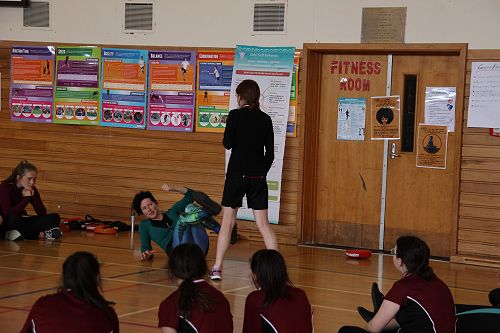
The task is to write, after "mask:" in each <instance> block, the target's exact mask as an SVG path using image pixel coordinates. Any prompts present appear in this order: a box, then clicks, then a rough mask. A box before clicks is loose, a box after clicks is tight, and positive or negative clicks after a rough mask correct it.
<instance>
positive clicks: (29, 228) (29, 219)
mask: <svg viewBox="0 0 500 333" xmlns="http://www.w3.org/2000/svg"><path fill="white" fill-rule="evenodd" d="M60 222H61V217H60V216H59V214H57V213H53V214H45V215H36V216H18V217H7V219H6V221H5V222H4V224H3V225H2V227H3V228H2V229H3V230H4V231H9V230H17V231H19V232H20V233H21V235H22V236H23V237H24V239H39V238H40V232H44V231H46V230H49V229H52V228H55V227H58V226H59V223H60Z"/></svg>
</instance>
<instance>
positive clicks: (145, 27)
mask: <svg viewBox="0 0 500 333" xmlns="http://www.w3.org/2000/svg"><path fill="white" fill-rule="evenodd" d="M153 17H154V16H153V2H147V1H141V2H135V1H134V2H129V1H127V2H126V3H125V24H124V31H125V32H127V33H134V32H141V33H146V32H153V27H154V22H153Z"/></svg>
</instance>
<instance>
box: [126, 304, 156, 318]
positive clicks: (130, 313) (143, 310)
mask: <svg viewBox="0 0 500 333" xmlns="http://www.w3.org/2000/svg"><path fill="white" fill-rule="evenodd" d="M158 308H159V306H154V307H152V308H148V309H142V310H138V311H134V312H129V313H124V314H121V315H119V316H118V318H122V317H127V316H132V315H135V314H139V313H143V312H148V311H151V310H155V309H158Z"/></svg>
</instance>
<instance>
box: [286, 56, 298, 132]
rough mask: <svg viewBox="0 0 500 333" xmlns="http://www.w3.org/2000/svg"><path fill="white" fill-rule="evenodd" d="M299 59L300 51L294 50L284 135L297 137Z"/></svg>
mask: <svg viewBox="0 0 500 333" xmlns="http://www.w3.org/2000/svg"><path fill="white" fill-rule="evenodd" d="M299 60H300V52H295V55H294V57H293V73H292V87H291V89H290V110H289V111H288V122H287V126H286V136H288V137H292V138H295V137H297V116H298V114H297V111H298V104H299V103H298V85H299Z"/></svg>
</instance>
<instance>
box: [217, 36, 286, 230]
mask: <svg viewBox="0 0 500 333" xmlns="http://www.w3.org/2000/svg"><path fill="white" fill-rule="evenodd" d="M294 54H295V48H294V47H260V46H243V45H237V46H236V53H235V58H234V67H233V77H232V82H231V97H230V102H229V107H230V110H232V109H235V108H237V107H238V102H237V100H236V87H237V86H238V84H239V83H240V82H241V81H243V80H246V79H251V80H254V81H255V82H257V84H258V85H259V88H260V93H261V96H260V108H261V110H262V111H264V112H266V113H267V114H268V115H269V116H270V117H271V119H272V121H273V129H274V162H273V165H272V167H271V170H269V172H268V174H267V186H268V189H269V204H268V205H269V222H271V223H274V224H277V223H278V221H279V211H280V201H281V177H282V170H283V157H284V155H285V139H286V128H287V122H288V112H289V106H290V87H291V84H292V72H293V59H294ZM229 156H230V151H227V153H226V165H227V162H228V161H229ZM238 218H239V219H243V220H253V219H254V217H253V213H252V210H251V209H248V206H247V203H246V198H244V199H243V206H242V207H241V208H240V209H239V210H238Z"/></svg>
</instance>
